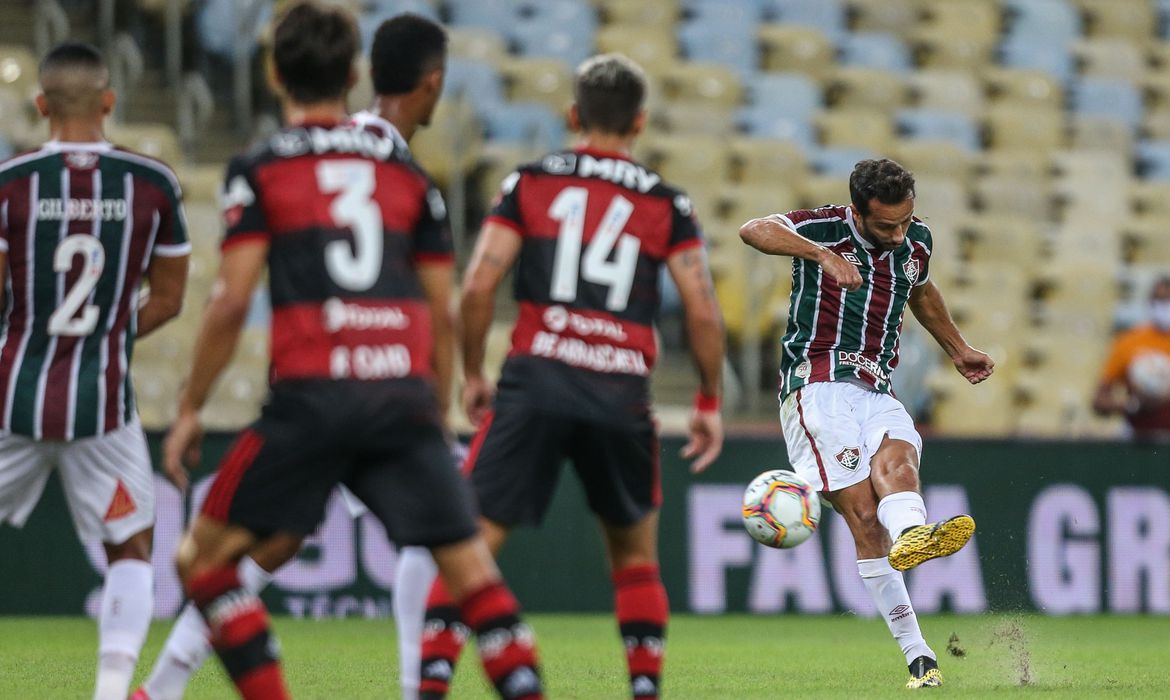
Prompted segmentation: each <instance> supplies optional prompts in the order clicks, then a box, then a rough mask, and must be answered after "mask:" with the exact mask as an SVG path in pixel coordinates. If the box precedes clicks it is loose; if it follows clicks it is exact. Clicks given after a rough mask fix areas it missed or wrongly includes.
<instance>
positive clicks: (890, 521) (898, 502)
mask: <svg viewBox="0 0 1170 700" xmlns="http://www.w3.org/2000/svg"><path fill="white" fill-rule="evenodd" d="M877 516H878V520H879V521H880V522H881V524H882V525H883V526H885V528H886V529H887V530H889V531H890V539H891V540H896V539H898V535H900V534H902V531H903V530H905V529H906V528H908V527H914V526H915V525H925V524H926V504H925V503H923V502H922V496H921V495H919V494H918V492H916V491H899V492H898V493H891V494H890V495H888V496H886V497H885V498H883V499H882V500H881V501H880V502H879V503H878V511H877Z"/></svg>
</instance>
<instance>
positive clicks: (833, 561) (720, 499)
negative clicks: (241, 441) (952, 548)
mask: <svg viewBox="0 0 1170 700" xmlns="http://www.w3.org/2000/svg"><path fill="white" fill-rule="evenodd" d="M229 440H230V436H226V435H215V436H210V437H209V438H208V442H207V445H206V447H205V450H204V456H205V460H206V463H207V464H214V463H215V462H216V460H218V458H219V456H220V455H221V454H222V453H223V451H224V450H225V449H226V447H227V445H228V443H229ZM151 446H152V449H154V450H157V446H158V436H153V437H152V440H151ZM680 446H681V441H680V440H678V439H666V440H664V441H663V452H662V471H663V482H664V496H665V506H664V510H663V514H662V544H661V550H662V565H663V573H664V576H665V579H666V585H667V588H668V590H669V591H670V596H671V603H672V607H673V608H674V609H675V610H678V611H691V612H699V613H721V612H752V613H758V614H777V613H784V612H801V613H841V612H847V611H853V612H855V613H857V614H861V615H870V614H872V613H873V610H872V608H871V603H870V602H869V596H868V595H867V594H866V592H865V589H864V587H863V586H862V584H861V581H860V579H859V578H858V576H857V569H856V564H855V562H854V560H855V554H854V551H853V547H852V542H851V540H850V538H849V534H848V531H847V529H846V528H845V526H844V522H843V521H842V520H841V519H840V518H839V517H838V516H836V515H833V514H825V515H824V517H823V519H822V523H821V531H820V533H819V536H818V537H816V538H814V540H812V541H811V542H810V543H807V544H805V545H802V546H800V547H797V548H795V549H792V550H785V551H779V550H771V549H767V548H765V547H762V546H759V545H756V544H754V543H753V542H752V541H751V540H750V539H749V538H748V537H747V535H746V533H744V532H743V530H742V527H741V525H740V523H739V503H740V496H741V494H742V491H743V487H744V485H746V483H747V482H748V481H749V480H750V479H751V477H753V476H754V475H755V474H756V473H758V472H760V471H764V470H765V469H770V468H775V467H777V466H781V465H783V464H785V459H784V451H783V444H782V442H781V441H779V440H775V439H733V440H731V441H729V442H728V444H727V446H726V448H725V450H724V453H723V456H722V457H721V458H720V460H719V461H718V462H717V463H716V465H715V466H714V467H712V468H711V470H709V472H708V473H707V474H704V475H701V476H699V477H697V478H696V477H691V476H690V475H689V474H688V472H687V470H686V466H685V464H684V463H683V462H682V460H680V459H679V458H678V457H677V454H678V450H679V448H680ZM156 454H157V453H156ZM209 477H210V472H209V471H208V470H207V469H206V468H205V469H204V470H201V471H200V472H199V473H197V474H196V479H195V482H194V483H195V487H194V488H193V489H192V491H191V493H190V494H189V496H188V497H183V496H181V495H180V494H179V493H178V492H177V491H176V490H175V489H174V488H173V487H171V486H170V485H169V484H168V483H167V482H166V481H165V480H164V479H163V478H162V476H161V475H156V484H157V489H158V510H159V520H158V525H157V529H156V553H155V558H156V559H155V561H156V563H157V564H158V565H159V569H158V574H157V594H156V601H155V613H156V615H157V616H159V617H170V616H172V615H174V614H175V613H176V612H177V611H178V609H179V607H180V605H181V603H182V598H181V593H180V589H179V586H178V582H177V580H176V578H175V575H174V573H173V567H172V566H171V564H170V562H171V561H172V560H173V556H174V549H175V546H176V544H177V541H178V537H179V533H180V531H181V528H182V524H183V522H184V520H185V517H186V515H187V514H188V513H190V512H193V511H194V508H195V507H196V504H198V503H199V502H200V501H201V499H202V497H203V496H204V495H205V494H206V491H207V489H208V487H209V486H210V478H209ZM923 480H924V482H925V483H926V484H927V487H926V501H927V505H928V508H929V510H930V513H931V517H932V518H939V517H946V516H949V515H952V514H955V513H959V512H969V513H971V514H972V515H974V517H975V519H976V522H977V523H978V530H977V533H976V536H975V539H974V540H973V542H972V544H971V545H969V546H968V547H967V548H966V549H964V550H963V551H962V552H960V553H959V554H956V555H955V556H953V557H950V558H948V559H943V560H938V561H934V562H930V563H928V564H926V565H924V566H922V567H921V568H920V569H918V570H916V571H914V572H912V573H911V574H910V575H909V586H910V590H911V595H912V596H913V598H914V601H915V605H916V607H917V608H918V610H919V612H921V613H930V612H937V611H955V612H962V613H979V612H983V611H988V610H994V611H1015V610H1021V611H1027V610H1039V611H1043V612H1045V613H1049V614H1057V615H1059V614H1078V613H1101V612H1113V613H1154V614H1161V615H1166V614H1170V448H1167V447H1165V446H1163V447H1154V446H1139V445H1121V444H1106V443H1059V442H1012V441H995V442H964V441H950V440H928V441H927V444H926V449H925V459H924V468H923ZM602 557H603V555H602V546H601V542H600V538H599V536H598V533H597V529H596V526H595V525H594V523H593V521H592V519H591V518H589V517H587V513H586V512H585V508H584V499H583V497H582V494H581V492H580V490H579V489H578V488H577V485H576V482H575V480H574V479H573V478H571V472H570V473H568V474H566V475H565V478H563V479H562V482H561V488H560V489H559V492H558V494H557V497H556V500H555V502H554V505H553V507H552V509H551V513H550V517H549V519H548V522H547V523H546V527H545V528H544V529H542V530H540V531H521V532H519V533H517V535H516V536H515V537H514V538H513V539H512V541H511V542H510V543H509V544H508V546H507V548H506V550H505V552H504V555H503V558H502V566H503V568H504V571H505V573H506V575H507V577H508V579H509V581H510V582H511V583H512V584H513V586H514V587H515V589H516V592H517V594H518V596H519V597H520V599H521V601H522V602H523V604H524V605H525V606H526V607H527V608H528V609H530V610H539V611H579V612H590V611H592V612H603V611H608V610H610V608H611V605H612V603H611V589H610V585H609V582H608V580H607V576H606V574H605V571H604V565H603V558H602ZM394 558H395V555H394V551H393V549H392V548H391V547H389V546H388V545H387V544H386V543H385V538H384V533H383V532H382V530H381V526H380V525H379V524H378V523H376V522H375V521H374V520H373V519H372V518H371V517H370V516H368V515H367V516H363V517H362V518H360V519H359V520H357V521H355V520H353V519H352V518H351V517H350V516H349V514H348V512H347V511H346V509H345V506H344V504H343V503H342V502H341V501H340V499H339V498H334V500H333V501H332V502H331V503H330V506H329V511H328V516H327V519H326V521H325V523H324V525H323V527H322V530H321V532H320V533H319V534H318V535H317V536H315V537H313V538H312V539H311V541H310V543H309V546H308V547H307V548H306V550H305V552H304V553H303V554H302V556H301V557H300V558H299V559H298V560H296V561H295V562H294V563H292V564H290V565H289V566H287V567H285V569H284V570H282V571H281V572H280V573H279V575H278V576H277V578H276V584H275V585H274V586H273V587H271V588H270V589H269V590H268V591H267V592H266V594H265V598H266V600H267V602H268V604H269V605H270V606H271V608H272V610H273V611H274V612H277V613H278V614H288V615H294V616H307V617H333V616H344V615H361V616H380V615H388V614H390V609H391V608H390V596H391V592H392V591H391V589H392V584H393V569H394ZM0 566H2V567H3V574H2V575H0V614H5V615H17V614H20V615H25V614H66V615H73V614H79V613H81V612H82V611H88V612H89V613H90V614H93V612H94V611H95V610H96V606H97V603H98V599H99V593H100V592H99V585H100V570H101V568H102V554H101V548H100V546H99V545H98V544H97V543H87V544H85V545H82V544H79V543H78V542H77V540H76V538H75V536H74V534H73V530H72V526H71V523H70V520H69V515H68V510H67V508H66V505H65V500H64V496H63V495H62V493H61V490H60V487H59V485H58V484H57V482H56V479H55V478H54V479H52V480H51V481H50V486H49V488H48V490H47V492H46V494H45V497H44V499H43V500H42V502H41V504H40V505H39V507H38V508H37V510H36V512H35V513H34V514H33V516H32V518H31V519H30V521H29V523H28V524H27V526H26V527H25V529H24V530H23V531H15V530H12V529H11V528H3V529H0Z"/></svg>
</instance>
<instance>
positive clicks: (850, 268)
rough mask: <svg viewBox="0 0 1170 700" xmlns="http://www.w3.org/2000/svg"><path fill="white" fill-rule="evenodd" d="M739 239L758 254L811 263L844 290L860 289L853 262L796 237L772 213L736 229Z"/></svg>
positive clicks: (800, 237) (780, 219)
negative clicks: (758, 252)
mask: <svg viewBox="0 0 1170 700" xmlns="http://www.w3.org/2000/svg"><path fill="white" fill-rule="evenodd" d="M739 237H740V239H742V240H743V242H744V243H747V244H748V245H750V246H751V247H753V248H755V249H756V250H758V251H760V252H761V253H767V254H768V255H787V256H791V257H794V258H803V259H805V260H810V261H812V262H815V263H816V264H818V265H820V266H821V267H822V268H824V270H825V272H827V273H829V275H830V276H831V277H832V278H833V279H834V280H836V281H837V284H839V285H841V286H842V287H844V288H845V289H850V290H852V289H858V288H859V287H861V274H860V273H859V272H858V271H857V268H856V267H854V265H853V263H851V262H849V261H848V260H846V259H845V258H843V257H841V256H840V255H837V254H836V253H834V252H833V251H832V250H829V249H828V248H826V247H824V246H822V245H818V244H817V243H814V242H813V241H810V240H809V239H807V238H805V237H804V236H802V235H800V234H799V233H797V232H796V231H795V230H793V229H792V228H791V227H789V226H788V225H787V224H786V223H785V221H784V219H783V217H780V216H777V215H775V214H773V215H772V216H765V217H763V218H760V219H752V220H751V221H749V222H747V223H746V224H744V225H743V226H741V227H740V228H739Z"/></svg>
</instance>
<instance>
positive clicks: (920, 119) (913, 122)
mask: <svg viewBox="0 0 1170 700" xmlns="http://www.w3.org/2000/svg"><path fill="white" fill-rule="evenodd" d="M897 123H898V130H899V131H900V132H901V133H902V134H905V135H906V136H908V137H910V138H915V139H919V138H921V139H933V140H939V141H951V142H952V143H955V144H958V145H960V146H962V147H964V148H966V149H968V150H971V151H977V150H979V149H980V146H981V138H980V135H979V127H978V125H977V124H976V123H975V122H974V121H973V120H972V119H971V118H970V117H968V116H967V115H965V114H962V113H960V112H950V111H945V110H941V109H903V110H900V111H899V112H898V114H897Z"/></svg>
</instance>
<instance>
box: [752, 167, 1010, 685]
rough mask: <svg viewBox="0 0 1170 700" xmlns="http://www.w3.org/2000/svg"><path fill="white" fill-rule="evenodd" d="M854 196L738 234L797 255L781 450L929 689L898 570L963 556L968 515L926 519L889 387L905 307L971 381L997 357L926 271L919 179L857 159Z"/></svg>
mask: <svg viewBox="0 0 1170 700" xmlns="http://www.w3.org/2000/svg"><path fill="white" fill-rule="evenodd" d="M849 193H850V199H851V200H852V202H851V204H850V205H849V206H847V207H842V206H837V207H822V208H820V209H814V210H803V211H793V212H789V213H787V214H783V215H779V214H776V215H772V216H768V217H765V218H762V219H753V220H752V221H749V222H747V223H746V224H744V225H743V227H742V228H740V236H741V237H742V238H743V240H744V242H745V243H747V244H748V245H750V246H751V247H753V248H755V249H757V250H759V251H760V252H763V253H767V254H769V255H786V256H791V257H792V259H793V260H792V278H793V288H792V302H791V308H790V311H789V315H788V329H787V331H786V332H785V334H784V338H783V339H782V341H781V343H782V345H783V355H782V357H781V364H780V373H781V377H780V401H781V404H780V420H781V424H782V426H783V428H784V440H785V442H786V443H787V446H788V457H789V460H790V461H791V463H792V466H793V468H795V470H796V471H797V473H799V474H800V475H801V476H803V477H804V478H805V479H807V480H808V482H809V483H810V484H813V485H814V486H816V487H818V489H819V490H820V492H821V494H822V495H823V496H824V497H825V498H827V499H828V500H829V501H830V502H831V503H832V504H833V507H834V508H835V509H836V510H837V511H838V512H839V513H841V514H842V515H843V516H844V518H845V522H846V523H848V525H849V530H850V532H852V533H853V540H854V542H855V543H856V545H857V557H858V561H857V568H858V571H859V572H860V573H861V578H862V579H863V580H864V581H865V587H866V588H867V589H868V590H869V593H870V595H871V596H872V597H873V601H874V603H875V604H876V606H877V609H878V612H879V613H880V614H881V615H882V617H883V618H885V620H886V624H887V625H889V627H890V631H891V632H892V633H893V635H894V637H895V639H897V641H898V643H899V645H900V646H901V648H902V653H903V654H904V655H905V657H906V662H907V664H909V667H910V675H911V678H910V681H909V682H908V683H907V687H910V688H919V687H926V686H936V685H941V684H942V676H941V674H940V673H939V671H938V663H937V656H936V655H935V653H934V652H933V651H932V650H931V649H930V647H928V646H927V645H926V641H925V640H924V639H923V638H922V631H921V630H920V629H919V627H918V620H917V618H916V617H915V615H914V609H913V608H912V607H911V604H910V595H909V594H908V593H907V591H906V584H905V581H904V580H903V577H902V572H903V571H905V570H907V569H910V568H913V567H915V566H917V565H919V564H921V563H922V562H924V561H927V560H929V559H933V558H935V557H943V556H947V555H949V554H953V553H954V552H957V551H958V550H959V549H961V548H962V547H963V545H965V544H967V541H968V540H969V539H970V538H971V535H972V534H973V533H974V531H975V521H974V520H972V519H971V517H970V516H967V515H960V516H957V517H954V518H951V519H950V520H946V521H944V522H940V523H929V524H928V523H927V522H926V506H925V504H924V503H923V501H922V496H921V493H920V491H921V485H920V483H919V479H918V463H919V458H920V455H921V452H922V438H921V437H920V436H919V435H918V431H917V430H916V429H915V428H914V421H913V420H912V419H911V418H910V416H909V414H907V413H906V409H905V408H903V407H902V404H901V403H899V402H898V400H897V399H895V398H894V397H893V389H892V387H891V384H890V374H891V372H893V370H894V367H896V366H897V364H898V341H899V336H900V335H901V331H902V317H903V314H904V312H905V309H906V307H907V306H909V307H910V310H911V311H912V312H913V313H914V317H915V318H917V319H918V322H919V323H921V324H922V326H923V327H924V328H926V330H927V331H929V332H930V334H931V335H932V336H934V339H935V340H936V341H938V343H939V345H940V346H942V348H943V350H945V351H946V353H947V355H949V356H950V358H951V360H952V361H953V362H954V364H955V369H957V370H958V371H959V373H960V374H962V375H963V376H964V377H965V378H966V379H967V381H969V382H970V383H972V384H978V383H979V382H981V381H983V380H984V379H987V378H988V377H989V376H991V373H992V370H993V369H994V367H995V363H994V362H992V360H991V358H990V357H988V356H987V355H986V354H985V353H983V352H980V351H979V350H976V349H975V348H973V347H971V346H970V345H969V344H967V341H965V340H964V339H963V336H962V335H961V334H960V333H959V329H958V328H957V327H956V326H955V323H954V321H953V320H952V319H951V316H950V313H948V311H947V308H946V304H945V303H944V302H943V298H942V294H941V293H940V292H939V290H938V288H937V287H936V286H935V285H934V283H933V282H931V281H930V255H931V247H932V246H933V245H934V243H933V241H932V239H931V234H930V229H929V228H927V227H926V225H925V224H923V223H922V222H921V221H919V220H918V219H916V218H914V176H913V175H911V174H910V173H909V172H908V171H907V170H905V169H903V168H902V166H900V165H898V164H897V163H895V162H893V161H891V160H864V161H861V162H860V163H858V164H857V166H856V167H855V168H854V169H853V173H852V175H850V178H849ZM891 540H892V541H893V545H892V546H891Z"/></svg>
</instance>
